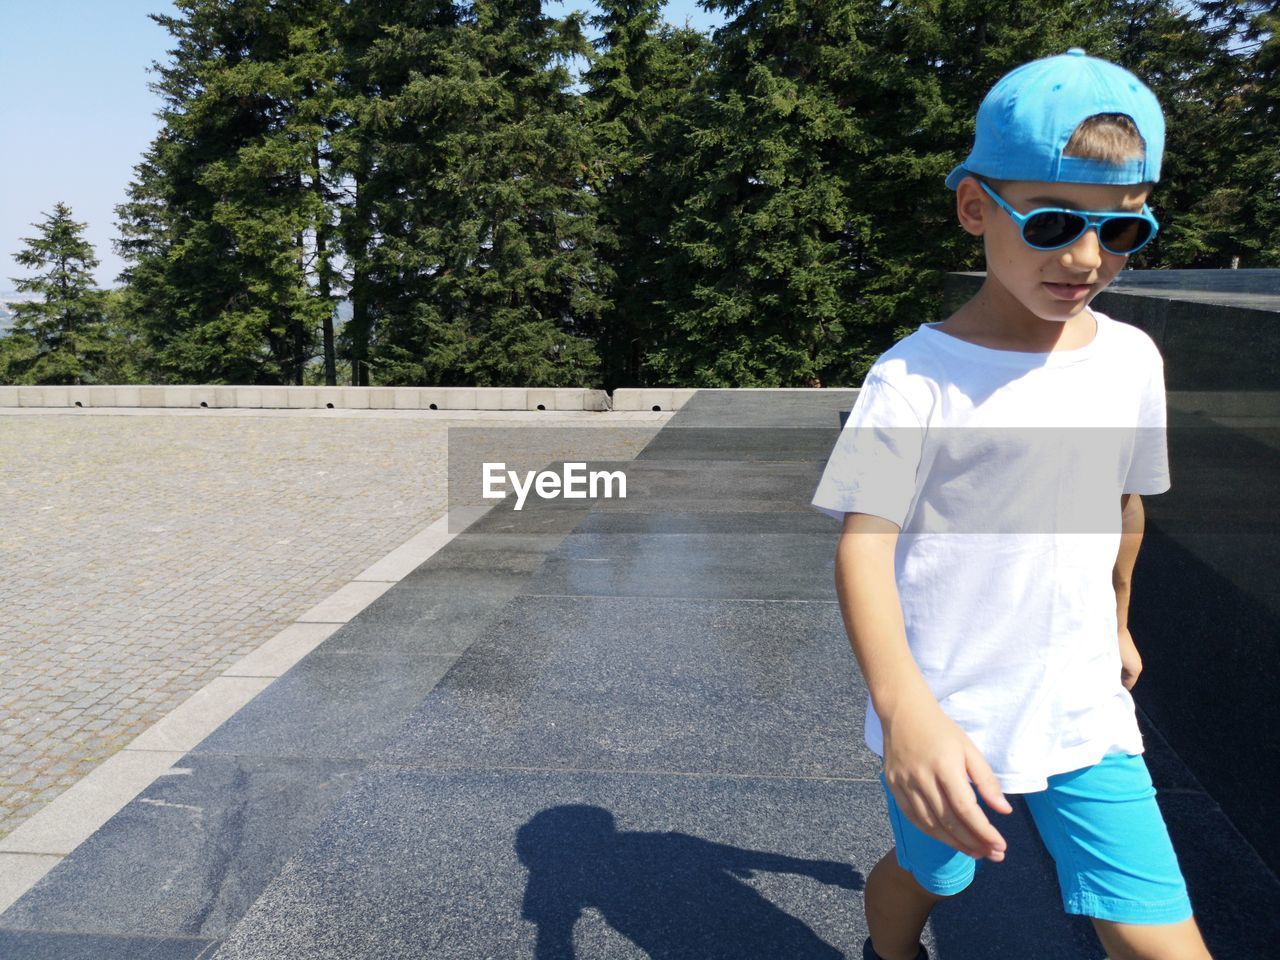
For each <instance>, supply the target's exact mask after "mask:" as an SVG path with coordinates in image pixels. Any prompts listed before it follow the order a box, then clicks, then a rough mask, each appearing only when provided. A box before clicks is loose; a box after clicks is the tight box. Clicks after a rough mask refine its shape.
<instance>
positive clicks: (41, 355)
mask: <svg viewBox="0 0 1280 960" xmlns="http://www.w3.org/2000/svg"><path fill="white" fill-rule="evenodd" d="M45 216H46V219H45V221H44V223H43V224H32V226H35V227H37V228H38V229H39V231H40V235H39V236H37V237H23V238H22V239H23V241H24V242H25V243H26V249H24V250H20V251H19V252H18V253H16V254H14V257H13V259H14V260H16V261H17V262H18V264H19V265H21V266H23V267H26V268H28V269H30V270H41V271H44V272H43V273H40V274H38V275H37V276H35V277H11V278H10V279H11V280H12V281H13V283H14V284H15V287H16V289H17V290H19V291H20V292H22V293H35V294H39V295H41V297H42V299H40V300H28V301H26V302H23V303H16V304H14V305H13V311H14V314H15V317H16V319H15V320H14V324H13V329H12V330H11V331H10V333H9V335H8V336H7V337H6V338H5V339H6V340H9V341H10V342H9V343H8V344H7V345H6V347H5V350H4V355H5V360H4V368H5V369H4V371H3V372H4V376H5V378H6V381H7V382H10V383H27V384H83V383H94V382H97V381H96V379H95V375H94V373H95V367H96V366H97V363H98V360H99V358H100V357H101V356H102V355H103V354H104V353H105V352H106V350H107V339H108V337H107V332H106V328H105V324H104V318H103V299H104V294H103V293H102V291H100V290H98V289H96V288H95V287H94V286H93V269H94V268H95V267H96V266H98V260H97V258H96V257H95V256H94V252H93V246H92V245H91V244H90V243H89V241H88V240H86V239H85V238H84V236H83V234H82V231H83V230H84V228H85V226H86V224H83V223H76V222H75V221H74V220H72V219H71V209H70V208H69V207H68V206H67V205H66V204H65V203H62V202H58V203H56V204H55V205H54V209H53V213H51V214H46V215H45Z"/></svg>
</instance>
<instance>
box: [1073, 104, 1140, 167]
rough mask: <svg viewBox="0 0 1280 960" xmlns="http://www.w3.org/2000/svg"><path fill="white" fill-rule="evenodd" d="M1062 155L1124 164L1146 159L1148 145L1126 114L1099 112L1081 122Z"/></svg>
mask: <svg viewBox="0 0 1280 960" xmlns="http://www.w3.org/2000/svg"><path fill="white" fill-rule="evenodd" d="M1062 152H1063V154H1065V155H1066V156H1069V157H1085V158H1087V159H1089V160H1103V161H1106V162H1107V163H1122V162H1124V161H1125V160H1130V159H1134V158H1136V159H1139V160H1140V159H1142V158H1143V157H1145V156H1146V154H1147V145H1146V141H1144V140H1143V139H1142V134H1140V133H1138V128H1137V127H1135V126H1134V125H1133V121H1132V120H1130V119H1129V118H1128V117H1127V116H1125V115H1124V114H1123V113H1095V114H1094V115H1093V116H1092V117H1085V118H1084V119H1083V120H1081V121H1080V125H1079V126H1078V127H1076V129H1075V131H1074V132H1073V133H1072V134H1071V139H1070V140H1068V141H1067V145H1066V146H1065V147H1063V148H1062Z"/></svg>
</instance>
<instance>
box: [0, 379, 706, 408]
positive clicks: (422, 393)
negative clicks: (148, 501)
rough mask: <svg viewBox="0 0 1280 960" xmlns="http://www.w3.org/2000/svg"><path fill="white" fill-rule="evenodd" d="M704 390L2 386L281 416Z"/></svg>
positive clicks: (24, 396) (647, 398)
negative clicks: (302, 412) (300, 412)
mask: <svg viewBox="0 0 1280 960" xmlns="http://www.w3.org/2000/svg"><path fill="white" fill-rule="evenodd" d="M695 392H696V391H695V390H693V389H681V390H674V389H672V390H647V389H646V390H616V391H614V393H613V396H612V397H611V396H610V395H609V394H608V393H607V392H606V391H604V390H587V389H577V388H562V387H554V388H546V389H539V388H532V387H249V386H244V387H239V386H216V385H204V386H202V385H183V386H124V385H117V386H110V385H102V386H98V385H93V386H88V385H85V386H0V407H163V408H172V407H183V408H196V409H198V408H201V407H207V408H210V409H226V408H241V409H275V410H311V409H326V408H328V409H342V410H558V411H569V410H577V411H582V410H590V411H605V410H673V409H678V408H679V407H681V406H683V405H684V404H685V403H686V402H687V401H688V399H689V398H690V397H691V396H693V394H694V393H695Z"/></svg>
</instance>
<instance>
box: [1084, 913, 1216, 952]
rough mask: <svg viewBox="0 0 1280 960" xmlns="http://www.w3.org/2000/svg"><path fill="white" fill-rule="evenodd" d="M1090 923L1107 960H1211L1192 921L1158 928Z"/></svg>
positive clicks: (1191, 919)
mask: <svg viewBox="0 0 1280 960" xmlns="http://www.w3.org/2000/svg"><path fill="white" fill-rule="evenodd" d="M1091 919H1092V920H1093V929H1094V930H1096V931H1097V933H1098V939H1099V940H1101V941H1102V946H1103V948H1104V949H1105V950H1106V951H1107V960H1211V958H1210V956H1209V951H1208V949H1207V948H1206V947H1205V945H1204V939H1203V938H1202V937H1201V936H1200V928H1199V927H1198V926H1196V919H1195V917H1188V918H1187V919H1186V920H1183V921H1182V922H1181V923H1160V924H1138V923H1115V922H1113V921H1111V920H1099V919H1098V918H1097V917H1093V918H1091Z"/></svg>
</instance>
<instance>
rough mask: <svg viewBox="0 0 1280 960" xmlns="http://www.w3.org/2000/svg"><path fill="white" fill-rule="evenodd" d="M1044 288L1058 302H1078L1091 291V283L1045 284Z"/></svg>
mask: <svg viewBox="0 0 1280 960" xmlns="http://www.w3.org/2000/svg"><path fill="white" fill-rule="evenodd" d="M1045 287H1046V288H1048V290H1049V292H1050V293H1052V294H1053V295H1054V296H1055V297H1057V298H1058V299H1059V300H1079V299H1080V298H1081V297H1083V296H1084V295H1085V294H1086V293H1088V292H1089V291H1090V290H1091V289H1093V284H1091V283H1046V284H1045Z"/></svg>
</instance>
